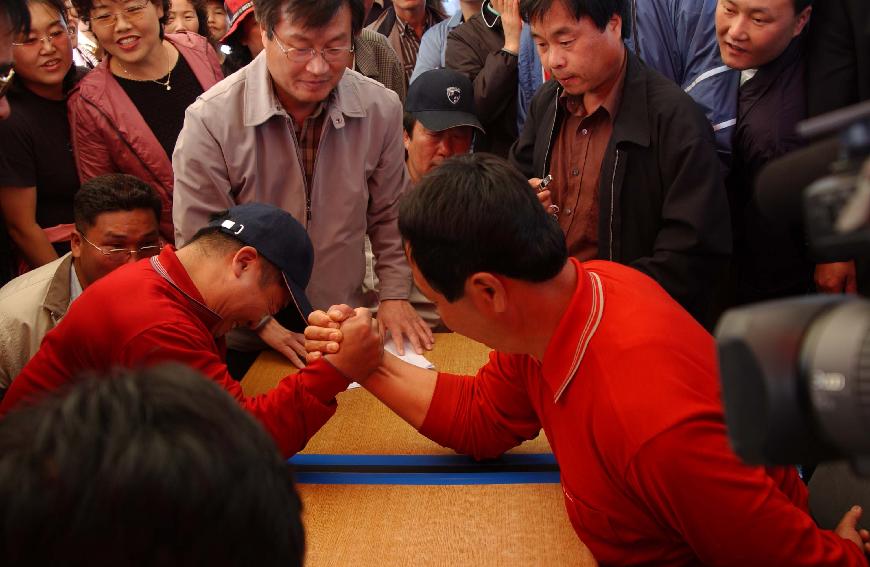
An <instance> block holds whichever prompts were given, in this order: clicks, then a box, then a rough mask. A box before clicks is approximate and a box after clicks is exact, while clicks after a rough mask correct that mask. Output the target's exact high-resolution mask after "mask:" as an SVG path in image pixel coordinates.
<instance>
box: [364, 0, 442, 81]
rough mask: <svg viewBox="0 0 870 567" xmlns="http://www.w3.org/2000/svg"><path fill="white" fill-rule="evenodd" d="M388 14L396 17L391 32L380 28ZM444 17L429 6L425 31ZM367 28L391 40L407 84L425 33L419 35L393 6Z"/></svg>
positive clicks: (424, 23)
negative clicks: (385, 31) (400, 16)
mask: <svg viewBox="0 0 870 567" xmlns="http://www.w3.org/2000/svg"><path fill="white" fill-rule="evenodd" d="M388 16H390V17H393V18H394V19H395V24H393V27H392V29H390V30H389V33H384V30H381V29H380V28H381V26H382V25H383V23H384V20H385V19H386V18H387V17H388ZM443 19H444V15H443V14H440V13H439V12H436V11H435V10H433V9H432V8H429V7H427V8H426V19H425V20H424V22H423V32H425V31H426V30H428V29H429V28H431V27H432V26H434V25H435V24H437V23H438V22H440V21H441V20H443ZM367 29H370V30H372V31H376V32H379V33H383V34H384V35H386V36H387V38H388V39H389V40H390V45H391V46H392V47H393V50H394V51H395V52H396V55H398V56H399V61H400V63H401V64H402V68H403V70H404V72H405V85H406V86H407V84H408V81H410V79H411V75H412V74H413V73H414V67H415V66H416V65H417V52H418V51H419V50H420V40H421V39H422V36H423V34H422V33H421V34H420V37H418V36H417V33H416V32H415V31H414V28H413V26H410V25H408V24H407V23H406V22H403V21H402V19H401V18H399V17H398V16H397V15H396V12H395V9H393V8H390V9H388V10H384V12H383V13H382V14H381V15H380V17H379V18H378V19H377V20H375V21H374V22H373V23H372V24H370V25H369V26H368V27H367Z"/></svg>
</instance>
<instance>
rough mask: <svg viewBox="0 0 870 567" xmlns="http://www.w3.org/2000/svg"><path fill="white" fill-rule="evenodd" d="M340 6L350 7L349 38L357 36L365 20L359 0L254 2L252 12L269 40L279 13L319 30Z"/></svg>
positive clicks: (260, 0)
mask: <svg viewBox="0 0 870 567" xmlns="http://www.w3.org/2000/svg"><path fill="white" fill-rule="evenodd" d="M342 6H347V7H349V8H350V28H351V29H350V32H351V37H352V38H353V37H356V36H357V34H359V32H360V30H361V29H362V27H363V18H364V17H365V6H363V2H362V0H257V1H256V2H254V11H255V13H256V16H257V21H258V22H260V25H261V26H263V29H264V30H266V37H268V38H269V39H272V38H273V37H274V34H275V26H277V25H278V20H280V19H281V15H282V14H286V15H289V16H292V17H293V19H298V20H300V21H302V22H305V25H306V27H309V28H320V27H323V26H325V25H326V24H328V23H329V22H330V21H331V20H332V18H334V17H335V15H336V14H337V13H338V11H339V10H341V8H342Z"/></svg>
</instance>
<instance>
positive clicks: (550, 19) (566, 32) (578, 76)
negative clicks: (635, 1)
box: [520, 0, 630, 95]
mask: <svg viewBox="0 0 870 567" xmlns="http://www.w3.org/2000/svg"><path fill="white" fill-rule="evenodd" d="M626 5H627V1H626V0H522V1H521V3H520V13H521V14H522V17H523V19H524V20H526V21H527V22H529V24H530V26H531V30H532V38H533V39H534V41H535V44H536V45H537V48H538V54H539V55H540V56H541V63H542V64H543V65H544V67H546V68H548V69H550V71H551V73H552V75H553V77H555V78H556V80H557V81H559V84H561V85H562V87H563V88H564V89H565V91H566V92H567V93H568V94H571V95H581V94H585V93H587V92H593V93H594V92H598V91H599V90H606V89H608V88H609V86H610V85H612V84H613V82H615V81H616V79H617V77H618V76H619V72H620V69H621V63H622V60H623V57H625V44H624V43H623V40H624V38H626V37H628V35H629V33H630V25H629V21H630V20H629V18H623V15H624V13H625V11H626ZM591 53H594V54H595V56H594V57H591V56H590V54H591Z"/></svg>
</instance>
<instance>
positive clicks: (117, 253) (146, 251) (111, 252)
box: [79, 232, 163, 264]
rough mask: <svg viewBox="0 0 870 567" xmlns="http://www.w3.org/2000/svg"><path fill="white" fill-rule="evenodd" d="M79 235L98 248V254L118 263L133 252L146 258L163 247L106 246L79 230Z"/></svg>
mask: <svg viewBox="0 0 870 567" xmlns="http://www.w3.org/2000/svg"><path fill="white" fill-rule="evenodd" d="M79 235H80V236H81V237H82V240H84V241H85V242H87V243H88V244H90V245H91V246H93V247H94V248H96V249H97V250H99V251H100V254H102V255H103V256H106V257H107V258H108V259H109V260H111V261H112V262H117V263H119V264H120V263H122V262H126V261H127V259H128V258H130V257H132V256H133V254H135V255H136V257H137V258H147V257H149V256H153V255H154V254H157V253H158V252H160V250H162V249H163V245H162V244H151V245H149V246H140V247H139V248H109V247H108V246H97V245H96V244H94V243H93V242H91V241H90V240H88V239H87V237H85V235H84V234H82V233H81V232H79Z"/></svg>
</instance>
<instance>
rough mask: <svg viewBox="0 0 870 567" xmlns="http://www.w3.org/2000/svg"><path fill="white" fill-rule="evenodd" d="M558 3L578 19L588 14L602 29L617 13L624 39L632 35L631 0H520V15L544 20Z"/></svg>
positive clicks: (525, 18) (646, 0)
mask: <svg viewBox="0 0 870 567" xmlns="http://www.w3.org/2000/svg"><path fill="white" fill-rule="evenodd" d="M640 1H642V2H649V1H650V0H640ZM556 3H562V4H563V5H564V6H565V8H567V9H568V12H569V13H571V14H573V15H574V17H575V18H576V19H578V20H579V19H581V18H582V17H584V16H588V17H589V18H590V19H591V20H592V22H593V23H594V24H595V26H596V27H597V28H598V29H599V30H602V31H603V30H604V28H605V26H607V22H609V21H610V18H611V17H613V15H614V14H616V15H618V16H620V17H621V18H622V37H623V39H625V38H627V37H629V36H630V35H631V18H629V17H628V14H629V0H520V15H521V16H522V18H523V19H524V20H525V21H527V22H533V21H536V20H542V19H543V18H544V17H545V14H546V13H547V12H549V11H550V8H552V7H553V5H554V4H556Z"/></svg>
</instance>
